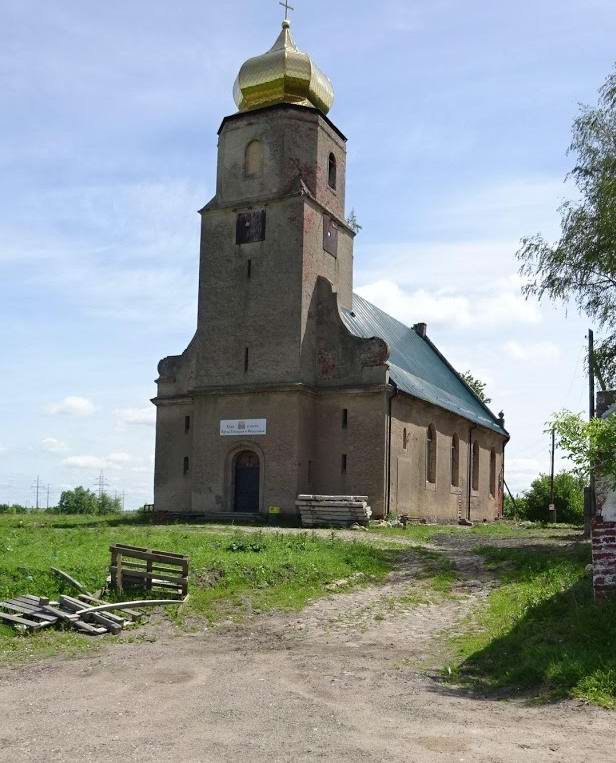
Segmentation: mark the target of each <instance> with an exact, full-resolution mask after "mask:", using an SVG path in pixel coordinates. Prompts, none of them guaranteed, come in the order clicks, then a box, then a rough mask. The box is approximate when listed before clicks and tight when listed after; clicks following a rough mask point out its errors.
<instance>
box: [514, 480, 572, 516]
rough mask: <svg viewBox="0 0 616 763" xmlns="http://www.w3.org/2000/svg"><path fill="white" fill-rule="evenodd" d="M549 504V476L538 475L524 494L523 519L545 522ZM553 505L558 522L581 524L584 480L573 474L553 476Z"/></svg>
mask: <svg viewBox="0 0 616 763" xmlns="http://www.w3.org/2000/svg"><path fill="white" fill-rule="evenodd" d="M549 504H550V475H549V474H540V475H539V476H538V477H537V479H535V480H533V482H532V483H531V486H530V488H529V489H528V490H527V491H526V492H525V493H524V503H523V506H524V519H528V520H530V521H532V522H545V521H547V519H548V506H549ZM554 505H555V506H556V519H557V521H558V522H571V523H577V522H581V521H582V520H583V518H584V480H583V479H581V478H580V477H579V476H578V475H576V474H575V473H573V472H566V471H564V472H560V473H559V474H556V475H555V476H554Z"/></svg>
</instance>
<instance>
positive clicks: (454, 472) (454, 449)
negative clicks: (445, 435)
mask: <svg viewBox="0 0 616 763" xmlns="http://www.w3.org/2000/svg"><path fill="white" fill-rule="evenodd" d="M451 486H452V487H460V438H459V437H458V435H457V434H454V436H453V437H452V438H451Z"/></svg>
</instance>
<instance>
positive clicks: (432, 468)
mask: <svg viewBox="0 0 616 763" xmlns="http://www.w3.org/2000/svg"><path fill="white" fill-rule="evenodd" d="M426 481H427V482H430V483H432V484H434V483H436V430H435V428H434V424H430V426H429V427H428V430H427V432H426Z"/></svg>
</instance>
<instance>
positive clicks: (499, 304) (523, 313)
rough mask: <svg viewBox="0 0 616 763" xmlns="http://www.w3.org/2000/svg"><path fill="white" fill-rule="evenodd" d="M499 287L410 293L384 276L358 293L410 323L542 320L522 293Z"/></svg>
mask: <svg viewBox="0 0 616 763" xmlns="http://www.w3.org/2000/svg"><path fill="white" fill-rule="evenodd" d="M498 286H499V287H500V288H499V289H496V290H495V289H494V288H493V285H492V284H489V285H486V288H485V289H482V290H481V291H479V292H477V293H475V294H473V293H470V292H469V293H466V294H463V293H459V292H457V291H456V290H454V289H440V290H437V291H427V290H426V289H417V290H416V291H413V292H410V293H407V292H405V291H403V290H402V289H401V288H400V287H399V286H398V284H396V283H394V282H393V281H390V280H387V279H381V280H379V281H376V282H374V283H371V284H367V285H366V286H361V287H359V288H358V289H357V292H358V293H359V294H360V295H361V296H362V297H364V298H365V299H367V300H369V301H370V302H373V303H374V304H375V305H377V307H380V308H381V309H382V310H385V312H387V313H389V314H390V315H393V316H394V318H398V320H401V321H403V322H404V323H406V324H407V325H411V324H413V323H417V322H419V321H423V322H426V323H436V324H440V325H447V324H449V325H453V326H457V327H464V328H469V327H475V326H476V327H481V328H486V327H488V326H489V327H494V326H496V325H501V326H502V325H507V324H516V323H525V324H529V323H539V322H540V321H541V315H540V313H539V310H538V309H537V306H536V305H535V304H534V303H533V302H528V301H526V300H525V299H524V297H522V295H521V294H520V293H519V292H518V291H517V290H515V291H514V290H513V289H512V288H508V287H507V284H506V283H504V282H499V284H498Z"/></svg>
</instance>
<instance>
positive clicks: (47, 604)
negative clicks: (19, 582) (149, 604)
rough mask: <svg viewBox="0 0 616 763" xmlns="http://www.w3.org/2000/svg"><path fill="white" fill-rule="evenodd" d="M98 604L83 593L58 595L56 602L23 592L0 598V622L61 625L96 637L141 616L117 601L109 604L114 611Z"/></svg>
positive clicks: (25, 625)
mask: <svg viewBox="0 0 616 763" xmlns="http://www.w3.org/2000/svg"><path fill="white" fill-rule="evenodd" d="M101 607H102V608H106V607H107V605H106V604H104V602H102V601H100V600H99V599H95V598H94V597H92V596H88V595H87V594H80V595H79V597H78V598H73V597H72V596H59V597H58V601H50V600H49V599H46V598H44V597H42V596H31V595H28V594H26V595H24V596H16V597H15V598H14V599H8V600H7V601H0V621H1V622H5V623H7V624H9V625H12V626H14V627H15V628H20V629H22V630H26V631H38V630H41V628H47V627H49V626H51V625H58V624H62V625H65V626H69V627H71V628H75V630H78V631H80V632H81V633H87V634H88V635H90V636H99V635H102V634H103V633H113V634H114V635H117V634H118V633H120V632H121V631H122V630H123V629H124V628H126V627H128V626H130V625H133V624H134V623H136V622H138V621H139V620H140V619H141V617H142V614H141V613H140V612H137V611H135V610H132V609H125V608H123V607H122V605H121V604H118V605H111V607H113V608H114V609H115V610H116V612H117V614H113V613H112V612H108V611H104V612H100V611H99V610H100V609H101Z"/></svg>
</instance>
